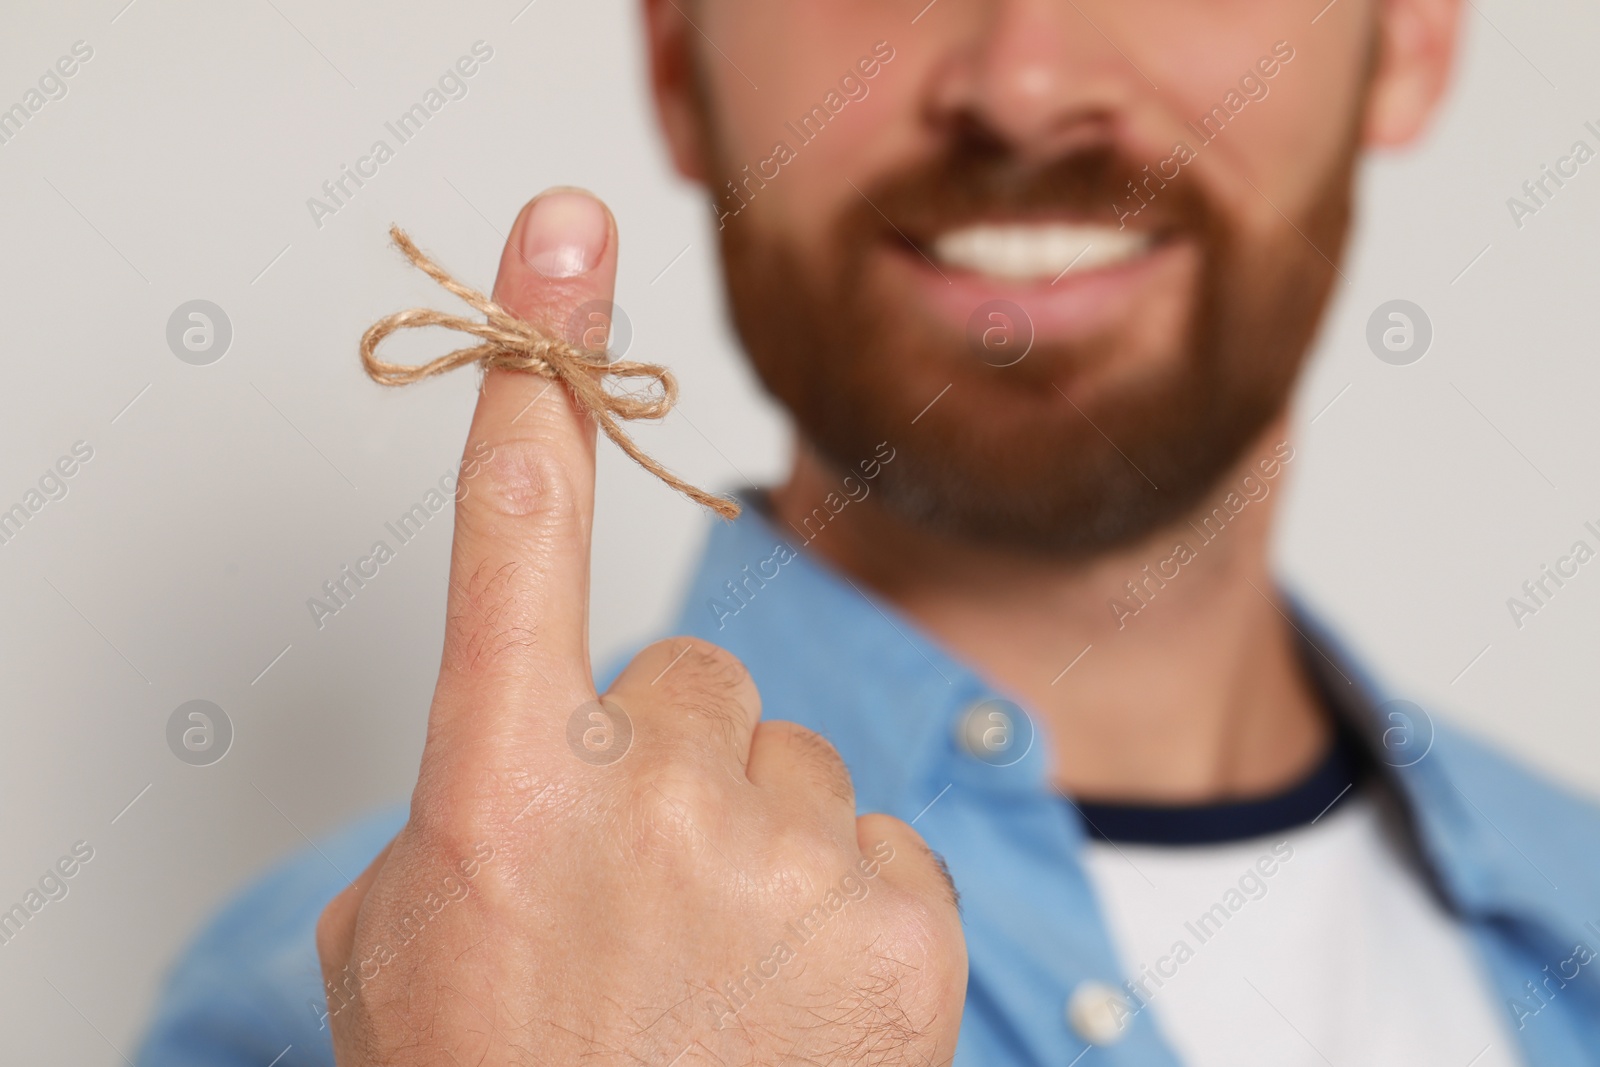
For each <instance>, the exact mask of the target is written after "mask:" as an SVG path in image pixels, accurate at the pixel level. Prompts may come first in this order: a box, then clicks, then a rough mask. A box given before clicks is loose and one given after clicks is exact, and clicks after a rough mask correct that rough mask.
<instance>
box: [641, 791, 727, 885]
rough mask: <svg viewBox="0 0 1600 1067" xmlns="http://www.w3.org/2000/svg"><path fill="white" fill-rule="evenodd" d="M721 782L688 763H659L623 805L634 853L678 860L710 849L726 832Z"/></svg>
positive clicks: (664, 862) (655, 860)
mask: <svg viewBox="0 0 1600 1067" xmlns="http://www.w3.org/2000/svg"><path fill="white" fill-rule="evenodd" d="M726 793H727V790H726V788H725V787H724V786H723V785H722V784H721V782H720V781H718V780H717V779H716V778H715V777H714V776H711V775H707V774H704V773H701V772H699V771H697V770H694V769H692V768H688V767H684V768H673V767H670V766H669V767H663V768H662V769H661V771H660V772H658V773H656V774H653V775H651V776H649V777H648V778H644V779H642V780H641V781H639V782H638V783H637V784H636V785H635V787H634V795H633V803H632V804H631V805H630V806H629V809H628V818H629V823H630V826H629V833H628V839H629V842H630V844H631V846H632V850H633V853H634V855H635V856H636V857H638V858H639V859H641V860H643V861H646V862H648V863H651V864H653V865H654V864H660V865H667V866H677V865H679V864H682V863H683V862H684V861H686V860H698V859H699V858H700V857H701V856H702V855H703V854H707V853H710V854H715V851H716V849H717V848H718V846H717V844H716V842H717V841H718V840H722V839H725V838H726V837H727V831H726V824H725V820H726V818H727V816H728V811H729V805H728V804H727V802H726V800H727V797H726Z"/></svg>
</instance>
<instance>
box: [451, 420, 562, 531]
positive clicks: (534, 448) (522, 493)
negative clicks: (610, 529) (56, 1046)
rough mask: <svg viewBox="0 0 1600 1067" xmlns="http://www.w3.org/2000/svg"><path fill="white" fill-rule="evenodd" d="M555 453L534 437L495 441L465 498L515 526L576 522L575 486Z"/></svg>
mask: <svg viewBox="0 0 1600 1067" xmlns="http://www.w3.org/2000/svg"><path fill="white" fill-rule="evenodd" d="M554 453H555V446H554V445H553V444H552V443H551V442H550V441H545V440H540V439H538V438H517V439H514V440H509V441H499V442H496V443H495V445H494V447H493V449H492V450H491V451H490V453H489V455H488V456H487V457H484V458H483V459H481V460H480V461H479V462H478V464H477V467H476V470H475V471H474V472H473V476H472V482H471V487H470V488H471V492H470V494H468V498H469V499H470V498H476V500H477V501H478V503H479V507H480V508H486V509H488V510H490V511H493V512H497V513H499V514H501V515H505V516H510V517H513V518H516V519H517V520H518V522H519V525H521V524H524V523H528V522H530V521H531V522H534V523H537V524H539V525H547V526H549V527H553V528H560V527H565V526H569V525H571V524H574V523H576V522H578V521H580V517H581V510H580V508H579V506H578V493H577V485H576V484H575V483H574V482H573V479H572V476H571V474H570V472H568V470H567V469H566V467H564V466H563V465H562V464H561V462H560V461H559V459H558V458H557V457H556V455H555V454H554ZM468 510H469V512H470V511H471V510H472V509H468Z"/></svg>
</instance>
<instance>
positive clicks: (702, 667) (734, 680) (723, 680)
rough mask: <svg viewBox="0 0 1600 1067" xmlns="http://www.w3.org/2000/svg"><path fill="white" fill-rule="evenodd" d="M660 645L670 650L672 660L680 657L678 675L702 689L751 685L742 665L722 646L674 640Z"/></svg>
mask: <svg viewBox="0 0 1600 1067" xmlns="http://www.w3.org/2000/svg"><path fill="white" fill-rule="evenodd" d="M660 644H661V645H665V646H670V647H671V648H672V650H673V651H672V657H673V658H674V659H678V657H680V656H681V657H682V658H681V659H679V660H678V663H677V665H676V667H675V668H674V670H676V671H680V672H681V677H684V678H693V679H694V680H695V681H696V682H698V683H699V684H700V685H701V686H704V687H708V688H714V689H726V690H736V689H740V688H742V687H744V686H747V685H751V684H752V683H751V680H750V670H749V668H747V667H746V666H745V665H744V661H743V660H741V659H740V658H739V657H738V656H735V655H734V654H733V653H732V652H729V651H728V650H727V649H725V648H723V647H722V646H721V645H717V644H713V643H712V642H710V641H707V640H704V639H703V638H699V637H675V638H673V639H672V640H670V641H663V642H660ZM667 677H671V674H670V673H669V674H668V675H667Z"/></svg>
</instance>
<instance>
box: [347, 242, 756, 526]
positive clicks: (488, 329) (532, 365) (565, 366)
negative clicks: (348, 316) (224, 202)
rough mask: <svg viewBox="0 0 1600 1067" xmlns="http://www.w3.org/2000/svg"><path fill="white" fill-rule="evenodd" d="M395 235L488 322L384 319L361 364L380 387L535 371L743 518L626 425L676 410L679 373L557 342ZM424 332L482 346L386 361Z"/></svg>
mask: <svg viewBox="0 0 1600 1067" xmlns="http://www.w3.org/2000/svg"><path fill="white" fill-rule="evenodd" d="M389 237H390V238H391V239H392V240H393V241H394V243H395V246H396V247H398V248H399V249H400V251H402V252H404V253H405V255H406V258H407V259H409V260H410V261H411V264H412V266H414V267H416V268H417V269H419V270H421V271H422V272H423V273H425V274H427V275H428V277H430V278H432V279H433V280H434V281H436V282H438V283H439V284H440V285H441V286H443V287H444V288H446V289H448V290H449V291H450V292H452V293H454V294H455V295H456V296H457V297H459V298H460V299H461V300H462V301H463V302H464V303H466V304H469V305H471V306H472V307H473V308H475V309H476V310H477V311H478V312H480V313H481V314H482V315H483V317H484V321H482V322H479V321H477V320H475V319H469V318H465V317H463V316H460V315H448V314H446V313H444V312H442V311H435V310H433V309H432V308H411V309H410V310H407V311H399V312H396V313H395V314H393V315H389V316H386V317H385V318H382V319H379V320H378V321H377V322H375V323H373V324H372V326H371V327H370V328H369V329H368V330H367V332H366V333H364V334H362V336H361V363H362V365H363V366H365V367H366V369H367V374H369V375H370V376H371V377H372V380H373V381H375V382H378V383H379V384H381V385H410V384H411V383H412V382H420V381H421V380H422V379H424V378H431V377H433V376H434V375H436V374H445V373H447V372H449V371H452V370H455V369H456V368H457V367H464V366H466V365H468V364H469V363H477V364H481V365H482V366H483V367H484V368H489V367H500V368H504V369H506V370H521V371H531V372H532V373H534V374H538V375H541V376H542V377H545V378H550V379H552V380H554V381H559V382H562V383H563V384H565V385H566V387H567V388H568V389H570V390H572V395H573V396H574V397H575V398H576V399H577V402H578V407H579V408H581V409H582V410H583V411H585V412H587V413H588V414H589V415H590V416H591V417H593V419H594V420H595V422H597V423H599V424H600V429H601V430H603V431H605V435H606V436H607V437H609V438H611V441H612V443H613V444H615V445H616V446H617V447H618V448H620V449H622V451H624V452H626V453H627V454H628V455H629V456H630V457H631V458H632V459H633V461H634V462H635V463H637V464H639V466H641V467H643V468H644V469H645V470H647V471H649V472H650V473H651V474H654V475H655V476H656V477H657V478H660V479H661V480H662V481H663V482H666V483H667V484H668V485H670V486H672V488H674V489H676V490H677V491H678V492H680V493H682V494H683V495H684V496H686V497H688V498H689V499H690V500H693V501H694V502H695V503H697V504H703V505H704V506H706V507H708V508H710V509H711V510H712V511H715V512H716V513H717V514H718V515H721V516H722V517H723V518H725V519H733V518H737V517H738V516H739V505H738V504H736V503H734V502H733V501H732V500H729V499H728V498H727V497H721V496H714V495H712V494H711V493H708V492H706V491H705V490H703V489H701V488H699V487H697V486H693V485H690V484H689V483H688V482H686V481H684V480H683V479H682V478H679V477H678V476H677V475H675V474H673V473H672V472H671V471H669V470H667V468H665V467H663V466H662V465H661V464H659V463H657V462H656V461H655V460H653V459H651V458H650V457H649V456H648V455H646V454H645V453H644V451H643V450H642V449H641V448H640V447H639V446H638V445H636V444H634V443H633V439H632V438H630V437H629V436H628V435H627V434H626V433H624V432H623V430H622V427H621V425H619V424H618V421H617V420H619V419H624V420H627V421H630V422H631V421H632V420H634V419H659V418H662V417H664V416H665V415H666V414H667V412H669V411H671V410H672V405H673V404H674V403H676V402H677V399H678V383H677V381H676V379H674V378H673V377H672V372H671V371H669V370H667V368H665V367H662V366H659V365H657V364H655V363H633V362H629V361H625V360H619V361H618V362H615V363H613V362H610V361H609V359H608V357H607V355H606V353H605V352H595V351H591V350H589V349H586V348H580V347H578V346H577V345H574V344H569V343H568V342H566V341H563V340H561V339H560V338H557V337H552V336H551V335H549V334H547V333H545V332H544V331H543V330H540V329H539V328H538V327H536V326H534V325H533V324H531V323H529V322H526V321H524V320H523V319H519V318H518V317H517V316H515V315H513V314H512V313H511V312H510V311H507V310H506V309H505V308H503V307H501V306H500V305H499V304H497V303H495V302H494V301H493V300H491V299H489V298H488V297H487V296H484V295H483V294H482V293H480V292H478V291H477V290H476V289H472V288H470V287H468V286H465V285H462V284H461V283H460V282H458V281H456V280H455V279H454V278H452V277H451V276H450V274H449V272H448V271H446V270H445V269H444V268H443V267H441V266H439V265H438V264H437V263H435V262H434V261H433V260H431V259H429V258H428V257H427V256H426V255H424V254H423V252H422V250H421V249H419V248H417V246H416V245H415V244H413V243H412V241H411V238H410V237H408V236H406V232H405V231H404V230H402V229H401V228H400V227H398V226H391V227H389ZM424 326H443V327H445V328H446V329H450V330H460V331H461V332H462V333H467V334H471V335H473V336H474V337H478V338H481V339H482V343H481V344H477V345H472V346H471V347H468V348H458V349H456V350H455V351H454V352H451V353H450V354H449V355H446V356H440V357H439V358H438V359H434V360H430V361H428V362H427V363H423V364H420V365H415V366H413V365H410V364H405V363H390V362H388V361H387V360H383V359H379V358H378V346H379V345H380V344H382V343H383V340H384V338H386V337H388V336H389V335H390V334H392V333H395V332H397V331H399V330H409V329H420V328H422V327H424ZM608 378H647V379H649V380H650V381H652V382H653V383H654V384H655V386H656V388H651V389H647V390H646V391H645V392H644V393H643V394H617V393H613V392H611V391H610V390H609V389H607V388H606V386H605V382H606V379H608Z"/></svg>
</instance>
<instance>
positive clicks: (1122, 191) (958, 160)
mask: <svg viewBox="0 0 1600 1067" xmlns="http://www.w3.org/2000/svg"><path fill="white" fill-rule="evenodd" d="M863 194H864V196H863V198H862V199H864V200H865V201H866V202H865V203H862V204H860V205H859V207H858V208H855V209H852V210H851V211H849V213H848V214H849V220H848V221H847V223H846V227H847V229H848V231H849V233H850V234H851V235H852V236H855V237H859V236H860V235H862V234H863V233H870V232H872V231H889V230H890V229H891V227H892V229H893V230H898V231H900V234H901V236H903V237H906V238H909V239H910V240H912V241H913V242H914V243H921V242H922V241H924V240H927V239H930V238H932V237H933V236H935V235H936V234H937V233H939V232H941V231H944V230H948V229H952V228H954V227H957V226H961V225H964V224H968V223H975V222H982V221H993V220H996V219H1007V218H1030V217H1033V218H1065V219H1070V220H1071V221H1074V222H1084V223H1097V224H1109V225H1112V226H1118V225H1121V224H1122V222H1123V220H1124V219H1126V220H1127V221H1128V222H1129V223H1131V224H1133V225H1136V226H1137V228H1138V229H1140V230H1144V231H1156V232H1163V233H1164V232H1167V231H1172V230H1185V231H1190V232H1194V233H1201V234H1206V233H1215V232H1216V231H1217V229H1218V223H1219V222H1220V213H1219V212H1218V211H1217V210H1216V209H1215V207H1214V205H1213V204H1212V202H1211V201H1210V199H1209V198H1208V197H1207V195H1206V190H1205V189H1204V187H1203V186H1202V184H1201V183H1200V182H1199V181H1197V180H1195V178H1194V177H1193V176H1192V175H1189V174H1187V173H1185V172H1183V171H1180V172H1179V173H1178V174H1177V175H1176V177H1170V176H1169V177H1163V176H1162V175H1161V174H1160V173H1158V172H1157V170H1156V168H1155V167H1154V165H1153V164H1152V163H1151V162H1147V161H1144V160H1139V159H1135V158H1134V157H1133V156H1132V154H1131V153H1129V152H1127V151H1126V150H1125V149H1124V148H1123V146H1121V145H1120V144H1118V143H1117V142H1115V141H1113V140H1111V139H1109V138H1107V139H1103V140H1100V141H1097V142H1094V143H1092V144H1089V145H1086V146H1083V145H1080V146H1076V147H1074V148H1073V149H1072V150H1070V151H1068V152H1065V153H1063V154H1061V155H1060V156H1057V157H1055V158H1052V159H1047V160H1043V161H1030V160H1025V159H1023V158H1021V157H1020V156H1019V155H1018V154H1017V153H1016V152H1015V150H1014V149H1012V148H1011V147H1009V146H1008V145H1006V144H1004V143H1002V142H1000V141H999V140H997V139H995V138H993V137H988V136H984V135H982V134H977V133H968V134H962V135H958V136H956V137H953V138H952V139H951V140H950V142H949V143H948V144H947V146H946V147H944V148H943V149H941V150H940V151H939V153H938V154H937V155H935V156H934V157H933V158H931V159H929V160H927V161H924V162H920V163H918V164H914V165H912V166H910V167H907V168H904V169H902V170H899V171H896V172H894V173H892V174H890V175H888V176H886V177H883V178H880V179H879V180H877V181H875V182H873V183H872V185H871V186H870V187H869V188H867V189H864V190H863ZM1133 212H1137V218H1136V219H1135V218H1132V217H1131V213H1133Z"/></svg>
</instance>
